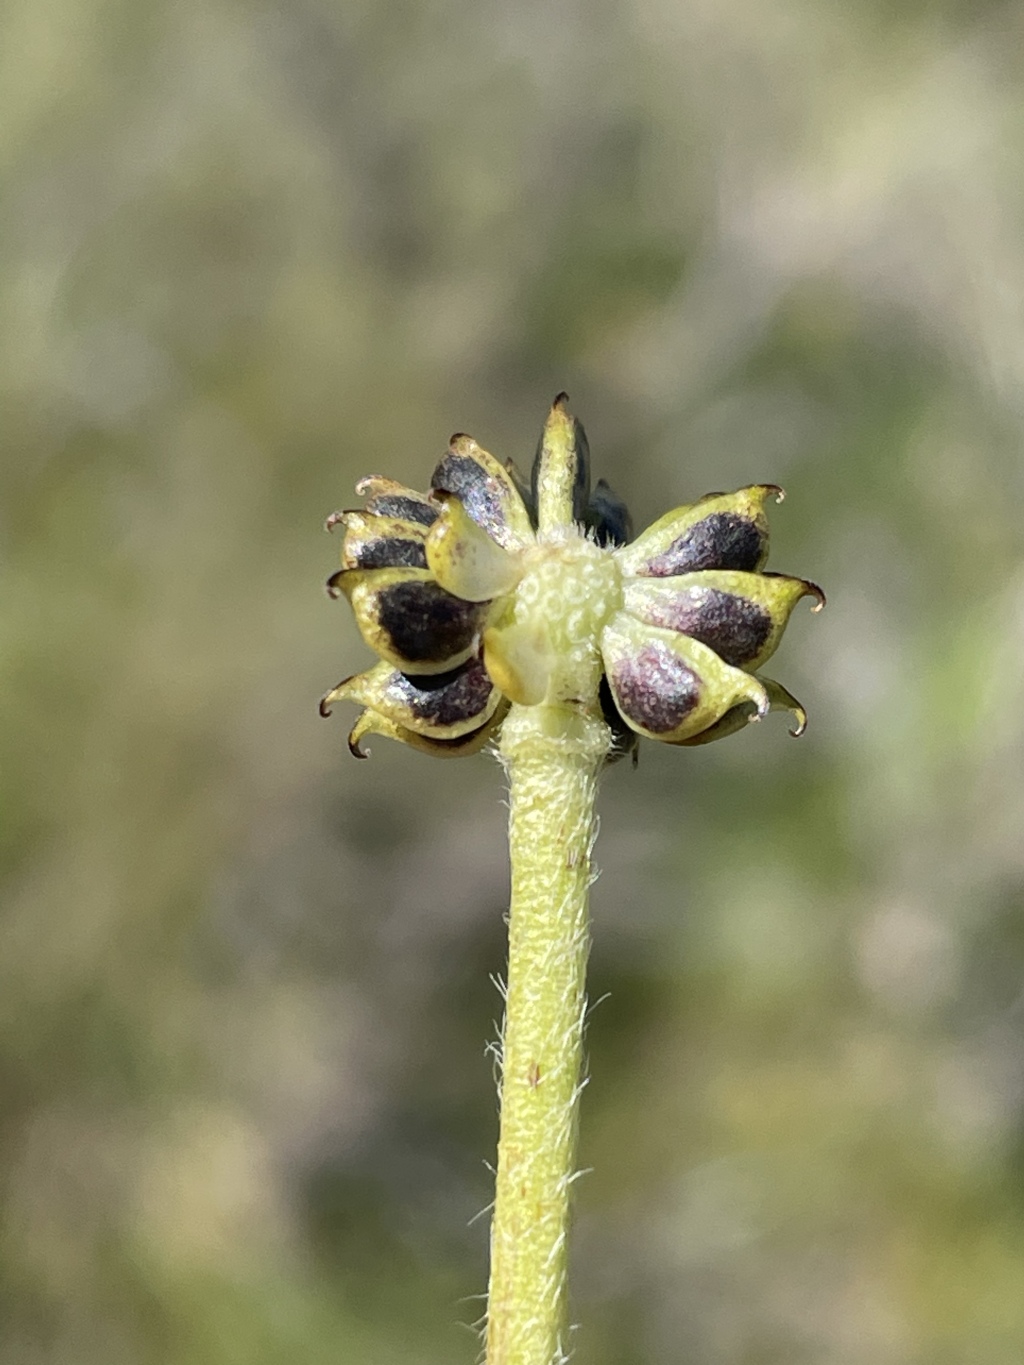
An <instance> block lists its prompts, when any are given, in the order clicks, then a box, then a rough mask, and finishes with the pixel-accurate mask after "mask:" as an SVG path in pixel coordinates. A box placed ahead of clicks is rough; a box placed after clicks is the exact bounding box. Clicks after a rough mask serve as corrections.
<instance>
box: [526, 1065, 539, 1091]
mask: <svg viewBox="0 0 1024 1365" xmlns="http://www.w3.org/2000/svg"><path fill="white" fill-rule="evenodd" d="M526 1080H527V1082H528V1084H529V1086H530V1089H531V1090H536V1089H537V1087H538V1085H540V1064H539V1063H538V1062H531V1063H530V1065H529V1067H528V1068H527V1072H526Z"/></svg>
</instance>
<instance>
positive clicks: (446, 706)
mask: <svg viewBox="0 0 1024 1365" xmlns="http://www.w3.org/2000/svg"><path fill="white" fill-rule="evenodd" d="M549 438H550V439H549ZM559 440H560V445H559ZM553 446H554V447H556V448H560V449H562V450H563V451H566V452H568V457H567V458H568V459H569V460H570V461H571V463H572V468H571V469H569V470H568V471H567V473H565V474H564V475H563V476H564V477H568V479H569V480H570V481H571V494H572V507H573V520H572V521H571V522H569V523H568V524H564V525H553V526H545V525H544V524H543V516H542V518H541V523H542V524H541V525H540V528H539V529H538V478H539V479H540V480H541V481H543V479H544V478H545V474H544V471H543V468H542V463H543V453H544V451H545V449H547V450H550V449H551V448H552V447H553ZM356 491H357V492H358V493H359V494H360V495H361V496H363V497H365V499H366V506H365V508H363V509H361V510H356V511H345V512H335V513H334V514H333V515H332V516H331V517H330V518H328V522H327V526H328V528H329V529H330V528H333V527H334V526H336V525H339V524H340V525H342V526H343V527H344V542H343V544H342V548H341V562H342V568H341V570H340V572H338V573H336V574H335V575H334V576H333V577H332V578H331V579H330V580H329V581H328V585H327V587H328V591H329V592H330V593H331V595H332V596H339V595H341V594H342V593H344V595H345V596H346V597H347V598H348V599H349V601H350V602H351V604H352V608H353V610H354V612H355V616H356V621H357V622H358V624H359V629H360V631H361V632H362V635H363V638H364V639H365V641H366V643H367V644H368V645H369V646H370V648H371V649H372V650H373V651H374V652H375V653H376V654H377V655H379V657H380V659H381V660H382V662H381V663H379V664H377V666H376V667H375V668H371V669H370V670H369V671H368V672H366V673H360V674H357V675H356V676H355V677H352V678H347V679H346V680H345V681H344V682H341V683H339V684H338V686H337V687H335V688H333V689H332V690H331V691H330V692H328V693H327V695H326V696H325V697H324V699H323V701H322V702H321V703H320V709H321V712H322V713H323V714H324V715H328V714H329V708H330V706H331V705H332V704H333V703H334V702H337V701H354V702H357V703H359V704H360V705H362V706H363V707H364V710H363V711H362V713H361V715H360V716H359V718H358V720H357V721H356V723H355V726H354V727H353V729H352V732H351V734H350V736H349V747H350V748H351V750H352V752H353V753H354V754H355V755H356V756H357V757H364V756H365V755H363V754H362V753H361V751H360V748H359V742H360V740H361V739H362V738H363V736H364V735H367V734H381V735H387V736H389V737H390V738H392V739H399V740H403V741H404V742H405V743H407V744H412V745H414V746H415V747H416V748H418V749H423V750H425V751H426V752H428V753H432V754H438V755H448V756H452V755H459V754H467V753H474V752H475V751H476V750H478V749H479V748H480V747H481V746H482V745H483V744H484V743H485V742H486V741H487V740H488V739H490V738H491V737H492V736H494V734H495V732H496V731H497V729H498V727H499V726H500V724H501V721H502V719H503V718H504V716H505V713H506V712H507V710H508V707H509V705H510V703H512V702H517V703H519V704H521V705H526V706H530V705H535V704H538V703H542V702H547V703H551V704H555V705H558V704H564V705H574V706H580V707H584V708H586V709H589V710H592V711H594V712H596V713H598V714H603V715H604V717H605V719H606V720H607V722H608V724H609V726H610V727H611V730H612V733H613V736H614V744H615V747H614V750H613V753H618V754H621V753H623V752H627V751H631V750H635V746H636V742H637V740H636V737H637V736H638V735H647V736H649V737H650V738H652V739H660V740H664V741H666V742H667V743H669V744H704V743H706V742H708V741H709V740H712V739H719V738H721V737H722V736H724V735H728V734H732V733H733V732H734V731H736V730H739V729H741V728H742V727H743V726H744V725H746V723H747V721H749V720H755V719H759V718H760V717H762V716H764V715H765V714H766V713H767V712H768V711H769V709H772V708H775V707H781V708H783V709H786V710H789V711H791V712H793V714H794V715H795V717H796V725H795V728H794V730H793V733H794V734H799V733H801V732H802V730H803V728H804V725H805V723H806V716H805V714H804V711H803V708H802V707H801V706H800V704H799V702H797V701H796V700H795V699H794V698H793V697H792V696H791V695H790V694H789V693H788V692H787V691H786V690H785V688H783V687H781V686H780V685H779V684H778V683H776V682H772V681H771V680H770V679H768V678H761V677H758V676H756V670H757V669H759V668H761V666H762V665H763V664H764V663H766V662H767V660H768V659H769V658H770V657H771V655H772V654H773V653H774V652H775V649H776V647H777V645H778V643H779V640H780V638H781V636H782V632H783V630H784V629H785V626H786V623H787V621H788V620H789V616H790V613H791V612H792V610H793V607H794V606H795V604H796V603H797V602H798V601H799V599H800V598H801V597H805V596H811V597H814V598H816V599H817V604H816V606H815V610H817V609H818V608H819V607H820V606H821V605H822V604H823V602H824V596H823V594H822V592H821V589H820V588H818V587H816V586H815V584H813V583H809V582H807V581H806V580H805V579H802V578H787V577H784V576H783V575H781V574H774V573H766V572H764V569H763V565H764V562H765V559H766V557H767V553H768V525H767V519H766V517H765V511H764V506H765V502H766V501H767V500H768V498H769V497H770V496H772V495H774V496H775V497H776V499H777V500H781V498H782V491H781V489H779V488H777V487H776V486H775V485H773V484H756V485H754V486H753V487H750V488H741V489H740V490H739V491H738V492H736V493H709V494H707V495H706V496H705V497H703V498H701V499H700V501H699V502H696V503H694V504H692V505H690V506H686V507H680V508H677V509H676V510H675V511H674V512H670V513H669V514H668V515H667V516H664V517H662V518H661V519H660V520H659V521H656V522H655V523H654V525H653V526H650V527H649V528H648V529H647V530H646V531H644V532H643V534H642V535H640V536H638V537H637V539H636V540H631V539H630V520H629V514H628V512H627V511H626V508H625V506H624V505H623V504H622V503H621V502H620V501H619V499H618V498H617V497H616V496H615V495H614V494H613V493H612V491H611V489H610V488H609V487H608V485H607V484H606V483H605V482H604V480H603V479H602V480H601V481H600V482H599V483H598V484H597V486H596V488H595V489H594V491H593V493H591V491H590V479H589V454H588V450H587V443H586V437H585V435H584V433H583V429H582V427H581V426H580V425H579V423H578V422H576V420H575V419H574V418H573V417H571V416H570V414H569V412H568V410H567V408H566V406H565V396H564V395H562V396H561V397H560V398H558V399H556V401H555V405H554V407H553V408H552V411H551V415H550V416H549V418H548V422H547V425H546V426H545V432H544V436H543V437H542V441H541V447H540V449H539V450H538V457H537V460H536V461H535V463H534V471H533V479H532V483H531V484H530V485H528V484H527V483H526V482H525V481H524V480H523V479H522V478H521V476H520V475H519V474H518V472H517V471H516V469H515V467H514V465H513V464H512V463H511V462H509V463H508V464H506V465H502V464H501V463H500V462H499V461H498V460H496V459H495V458H494V456H493V455H490V454H488V452H487V451H486V450H483V449H481V447H480V446H479V445H477V443H476V441H474V440H473V439H472V438H471V437H469V436H454V437H452V440H451V443H450V447H449V450H448V453H447V454H446V455H445V456H444V457H443V458H442V460H441V462H440V464H439V465H438V466H437V468H436V469H435V470H434V474H433V477H432V479H431V481H430V490H429V492H427V493H417V492H414V491H413V490H412V489H409V488H404V487H402V486H401V485H400V484H397V483H395V482H393V481H392V480H390V479H384V478H378V477H376V476H373V477H370V478H367V479H364V480H362V482H361V483H360V484H359V485H358V486H357V490H356ZM540 497H541V499H543V492H541V494H540Z"/></svg>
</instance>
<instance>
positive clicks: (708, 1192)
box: [0, 0, 1024, 1365]
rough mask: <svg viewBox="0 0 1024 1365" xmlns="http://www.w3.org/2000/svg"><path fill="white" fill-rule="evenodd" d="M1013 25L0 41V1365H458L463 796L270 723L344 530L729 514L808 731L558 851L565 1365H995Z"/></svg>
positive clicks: (1023, 1210) (721, 12)
mask: <svg viewBox="0 0 1024 1365" xmlns="http://www.w3.org/2000/svg"><path fill="white" fill-rule="evenodd" d="M1022 42H1024V22H1022V17H1021V11H1020V9H1019V7H1014V6H1011V5H995V4H988V5H986V4H967V3H960V4H957V3H954V2H953V0H948V2H947V3H941V0H919V3H917V4H914V5H909V6H896V5H891V6H890V5H883V4H880V3H870V2H869V0H861V2H860V3H857V2H856V0H853V2H852V3H843V4H839V3H824V4H822V3H815V4H811V3H809V2H808V0H802V2H801V0H770V2H769V3H767V4H759V3H756V2H755V0H716V3H701V0H683V2H682V3H675V0H672V2H671V3H670V0H633V3H630V4H628V5H623V6H613V5H606V4H596V5H584V4H565V5H556V6H554V7H551V6H548V5H542V4H524V5H509V6H502V5H499V4H497V3H493V2H492V0H486V2H485V3H469V0H452V3H426V4H416V3H412V0H393V2H392V0H385V2H384V3H369V0H335V3H328V0H300V2H299V3H297V4H287V5H284V4H281V5H277V4H274V3H273V2H272V0H268V2H267V3H262V2H261V0H256V3H253V4H250V5H236V4H232V3H226V2H225V0H202V3H200V2H199V0H181V2H180V3H178V4H176V5H154V4H150V3H140V0H50V2H49V3H47V4H42V5H41V4H37V3H34V0H8V3H7V4H6V5H5V6H4V8H3V10H2V11H0V177H2V188H0V409H2V422H0V443H2V456H0V496H2V508H0V564H2V583H3V586H2V595H0V885H2V913H0V1096H2V1100H0V1166H2V1194H3V1203H4V1219H3V1229H4V1230H3V1233H2V1237H0V1358H2V1360H3V1362H4V1365H8V1363H9V1365H110V1362H121V1361H124V1362H132V1365H278V1362H281V1365H284V1362H287V1365H295V1362H304V1363H305V1365H318V1363H319V1362H323V1365H327V1362H330V1363H331V1365H337V1363H338V1362H344V1365H349V1362H351V1365H378V1363H379V1365H396V1363H397V1362H406V1363H407V1365H456V1362H466V1363H467V1365H469V1362H472V1361H473V1360H474V1359H475V1357H476V1352H477V1341H476V1338H475V1337H474V1336H473V1334H472V1333H471V1332H469V1331H468V1330H465V1328H464V1327H463V1326H460V1324H469V1323H471V1322H473V1320H474V1319H475V1318H476V1317H477V1316H478V1314H479V1311H480V1304H479V1302H478V1301H476V1300H473V1299H471V1298H469V1297H468V1296H471V1295H474V1294H477V1293H478V1292H479V1291H480V1290H481V1289H482V1288H483V1285H484V1282H485V1251H486V1219H485V1218H479V1219H477V1220H476V1221H475V1222H474V1221H472V1219H473V1216H474V1215H475V1214H477V1213H479V1212H480V1211H481V1210H482V1209H483V1208H484V1206H485V1204H486V1203H487V1200H488V1198H489V1193H488V1190H489V1177H488V1174H487V1171H486V1169H485V1167H484V1161H485V1160H486V1159H488V1158H489V1157H490V1156H491V1155H492V1152H493V1144H494V1140H495V1134H496V1121H495V1100H494V1089H493V1080H492V1076H491V1074H490V1066H489V1063H488V1061H487V1060H486V1058H485V1056H484V1050H483V1049H484V1044H485V1042H486V1041H487V1039H488V1038H489V1037H492V1036H493V1026H492V1020H493V1019H494V1017H495V1016H496V1014H497V1013H498V1010H499V1001H498V999H497V996H496V995H495V993H494V990H493V988H492V986H491V985H490V983H489V981H488V975H489V973H494V972H497V971H499V970H500V968H501V966H502V961H503V942H502V935H503V926H502V922H501V917H502V910H503V905H504V898H505V889H506V871H505V853H504V849H503V810H502V806H501V791H500V779H499V774H498V771H497V769H496V766H495V764H494V763H493V761H489V760H488V759H486V758H477V759H471V760H465V761H464V762H461V763H458V764H452V765H450V766H448V765H438V764H435V763H432V762H430V761H429V760H427V759H425V758H423V757H422V756H420V755H417V754H415V753H413V752H411V751H408V750H404V749H400V748H399V747H397V746H389V745H387V744H386V743H385V742H383V741H379V742H378V743H377V744H375V745H374V746H373V750H374V752H373V759H372V762H370V763H367V764H357V763H355V762H354V761H353V760H351V759H350V758H349V757H348V755H347V752H346V751H345V747H344V735H345V720H346V719H347V717H344V716H341V715H338V716H336V717H335V718H334V720H333V722H331V723H325V722H323V721H321V720H320V719H319V718H318V717H317V715H316V700H317V698H318V697H319V695H320V694H321V692H323V691H324V690H325V689H326V688H327V687H328V686H330V685H331V684H333V683H334V682H335V681H336V680H337V679H338V678H339V677H342V676H343V675H345V674H346V673H350V672H353V671H356V670H357V669H358V668H360V667H362V666H364V664H365V663H366V661H367V659H368V655H367V652H366V650H365V649H364V647H363V646H362V645H361V643H360V642H359V641H358V639H357V638H356V636H355V634H354V631H353V628H352V626H351V624H350V620H349V616H348V613H347V612H346V611H344V610H342V609H341V608H340V607H339V606H338V605H337V604H331V603H329V602H328V601H327V599H326V598H325V597H324V596H323V595H322V593H321V592H320V586H319V585H320V583H321V581H322V580H323V579H324V578H325V577H326V575H327V574H328V573H329V572H331V570H332V569H333V567H334V565H335V556H336V552H337V547H336V545H334V544H332V543H331V542H330V541H329V540H328V539H327V538H326V537H323V536H321V534H320V532H319V526H320V523H321V521H322V518H323V517H324V515H325V514H326V513H327V512H329V511H330V510H332V509H333V508H334V507H336V506H338V505H346V504H351V502H352V501H353V493H352V485H353V483H354V481H355V480H356V479H357V478H358V477H359V476H360V475H362V474H365V473H371V472H376V473H388V474H391V475H393V476H395V477H397V478H401V479H403V480H405V481H407V482H409V483H411V484H413V485H414V486H423V484H424V483H425V481H426V479H427V478H428V476H429V473H430V470H431V468H432V466H433V463H434V461H435V459H436V458H437V455H438V453H439V452H440V451H441V450H442V449H443V446H444V442H445V441H446V439H447V437H448V434H449V433H450V432H451V431H452V430H456V429H461V430H468V431H471V432H473V433H474V434H475V435H476V436H477V437H478V438H479V439H480V440H481V441H482V442H484V443H485V444H487V445H488V446H489V447H490V448H491V449H492V450H494V451H495V452H496V453H499V454H500V455H501V456H503V457H504V456H507V455H515V456H516V457H517V458H519V459H520V460H521V461H528V460H529V457H530V454H531V451H532V447H533V443H534V440H535V437H536V432H537V430H538V428H539V424H540V421H541V420H542V418H543V415H544V412H545V410H546V407H547V404H548V403H549V401H550V399H551V397H552V395H553V394H554V393H555V392H556V391H557V390H558V389H560V388H563V387H564V388H566V389H568V390H569V392H570V394H571V395H572V399H573V404H574V407H575V409H576V410H577V411H578V412H579V414H580V415H581V416H582V418H583V419H584V421H585V422H586V423H587V426H588V428H589V433H590V437H591V444H592V446H593V449H594V453H595V472H596V473H598V474H602V473H603V474H605V475H606V476H607V477H608V478H609V479H610V480H611V481H612V482H613V484H614V486H615V487H616V488H617V489H619V490H620V491H621V492H622V493H623V494H625V495H626V496H627V498H628V499H629V501H630V503H631V506H632V510H633V513H634V517H635V519H636V522H637V524H638V525H644V524H646V523H647V522H649V521H650V520H652V519H653V517H654V516H656V515H658V514H660V513H661V512H662V511H664V510H667V509H668V508H669V507H670V506H673V505H676V504H678V503H680V502H684V501H687V500H690V499H692V498H693V497H695V496H696V495H699V494H701V493H703V492H706V491H707V490H709V489H712V488H730V487H734V486H736V485H738V484H741V483H744V482H754V481H762V480H777V481H779V482H781V483H783V484H785V485H786V487H787V489H788V492H789V498H788V500H787V502H786V504H785V506H784V507H782V508H779V509H776V510H775V512H774V515H773V526H774V530H775V541H774V547H775V548H774V551H773V557H772V566H773V567H775V568H778V569H782V570H789V571H792V572H799V573H802V574H808V575H810V576H812V577H814V578H816V579H818V580H819V581H820V582H821V583H823V584H824V585H825V587H826V588H827V590H828V592H829V597H830V605H829V608H828V611H827V612H826V613H825V614H824V615H823V616H822V617H820V618H811V617H809V616H805V615H803V614H802V613H801V614H798V617H797V619H796V620H795V621H794V623H793V625H792V626H791V627H790V630H789V632H788V634H787V638H786V641H785V644H784V646H783V651H782V655H781V656H780V661H779V664H778V670H777V671H778V673H779V675H780V676H781V677H784V679H785V681H786V682H787V684H789V685H790V686H792V687H793V689H794V690H795V691H796V693H797V695H798V696H800V697H801V699H802V700H803V701H804V702H805V703H806V704H807V706H808V708H809V710H810V713H811V726H810V729H809V731H808V734H807V735H806V737H805V738H804V739H803V740H801V741H800V742H799V743H795V742H793V741H791V740H789V739H788V738H787V737H786V734H785V728H784V725H783V723H782V722H781V721H778V720H773V721H772V722H770V723H768V724H765V725H763V726H761V727H758V728H757V729H756V730H752V731H750V732H748V733H746V734H745V735H743V736H742V737H741V738H737V739H733V740H730V741H728V743H725V744H721V745H713V746H710V747H709V748H708V749H707V750H696V751H693V752H689V751H683V752H677V751H674V750H666V749H663V748H660V747H658V746H656V745H653V744H645V745H644V746H643V753H642V757H641V764H640V770H639V772H638V773H633V772H631V771H630V770H629V768H628V765H620V767H617V768H614V769H612V770H611V771H610V772H609V774H608V776H607V779H606V781H605V788H604V793H603V830H602V835H601V841H600V846H599V856H600V862H601V864H602V865H603V867H604V869H605V874H604V877H603V878H602V880H601V882H600V883H599V885H598V886H597V888H596V891H595V902H594V909H595V946H594V954H593V967H592V996H593V997H594V998H597V997H603V996H606V995H607V996H608V998H607V999H606V1000H605V1001H604V1003H602V1004H601V1006H600V1008H599V1009H597V1010H596V1012H595V1013H594V1016H593V1019H592V1023H591V1028H590V1035H589V1039H590V1067H591V1072H592V1076H593V1083H592V1086H591V1088H590V1090H588V1092H587V1096H586V1099H585V1102H584V1115H583V1152H582V1161H583V1164H584V1165H585V1166H588V1167H593V1168H594V1169H593V1174H591V1175H589V1176H588V1177H587V1178H586V1179H585V1180H582V1181H581V1182H579V1185H578V1187H577V1188H578V1191H579V1195H578V1219H577V1238H576V1240H577V1249H576V1261H575V1293H576V1308H575V1316H576V1318H577V1319H578V1320H580V1321H581V1322H582V1324H583V1326H582V1328H581V1330H580V1333H579V1337H578V1343H579V1344H578V1359H579V1361H580V1362H581V1365H666V1363H669V1365H670V1363H671V1362H676V1361H687V1362H695V1363H696V1362H699V1363H700V1365H805V1363H806V1365H824V1363H825V1362H833V1363H834V1365H979V1363H981V1362H983V1363H984V1365H1019V1362H1020V1360H1021V1358H1022V1355H1024V1292H1022V1287H1024V1065H1022V1060H1021V1059H1022V1056H1024V916H1022V896H1021V884H1022V876H1024V838H1022V835H1021V831H1022V829H1024V568H1022V563H1024V561H1022V549H1024V517H1022V508H1024V498H1022V494H1024V466H1022V459H1021V445H1022V426H1021V423H1022V417H1024V231H1022V229H1024V189H1022V186H1024V180H1022V178H1021V174H1020V166H1021V162H1022V157H1024V87H1022V85H1021V80H1020V61H1019V54H1020V51H1021V46H1022Z"/></svg>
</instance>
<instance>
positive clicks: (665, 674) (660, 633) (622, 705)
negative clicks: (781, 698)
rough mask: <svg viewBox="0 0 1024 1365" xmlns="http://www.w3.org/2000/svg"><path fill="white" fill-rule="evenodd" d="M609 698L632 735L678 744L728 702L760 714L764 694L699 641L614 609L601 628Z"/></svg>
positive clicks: (765, 699) (719, 714)
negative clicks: (633, 733)
mask: <svg viewBox="0 0 1024 1365" xmlns="http://www.w3.org/2000/svg"><path fill="white" fill-rule="evenodd" d="M601 654H602V657H603V659H604V666H605V675H606V677H607V679H608V686H609V688H610V690H611V694H612V698H613V700H614V702H615V705H616V707H617V709H618V710H619V712H620V714H621V715H622V717H623V719H624V720H625V721H626V723H627V724H628V725H630V726H631V727H632V729H634V730H636V732H637V733H638V734H641V735H647V736H649V737H650V738H651V739H661V740H666V741H668V742H669V743H678V742H679V741H681V740H685V739H689V738H690V737H691V736H692V735H696V734H700V732H701V731H702V730H706V729H707V728H708V727H709V726H711V725H714V724H715V723H716V722H717V721H719V720H720V719H721V718H722V717H723V716H724V715H725V714H726V713H727V712H728V711H730V710H731V709H732V708H733V707H734V706H737V705H739V704H740V703H742V702H750V703H752V705H753V707H754V710H755V712H756V714H757V715H758V716H759V717H760V716H763V715H766V714H767V712H768V707H769V701H768V694H767V692H766V691H765V688H764V687H763V685H762V684H761V683H760V682H759V681H758V680H757V678H755V677H753V676H752V675H751V674H749V673H744V672H743V671H742V670H741V669H738V668H733V667H732V666H731V665H730V664H727V663H725V662H724V661H723V660H722V659H720V658H719V656H718V655H717V654H716V653H715V651H714V650H713V649H711V648H709V647H708V646H707V645H704V644H701V643H700V641H699V640H692V639H690V638H689V637H688V636H686V635H680V634H678V633H677V632H676V631H671V630H662V629H661V628H659V627H657V626H649V625H645V624H644V623H643V622H641V621H638V620H637V619H636V618H635V617H634V616H630V615H628V614H627V613H626V612H624V611H620V612H617V613H616V614H615V615H614V616H613V617H612V619H611V621H610V622H609V623H608V625H607V626H605V628H604V630H603V631H602V633H601Z"/></svg>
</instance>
